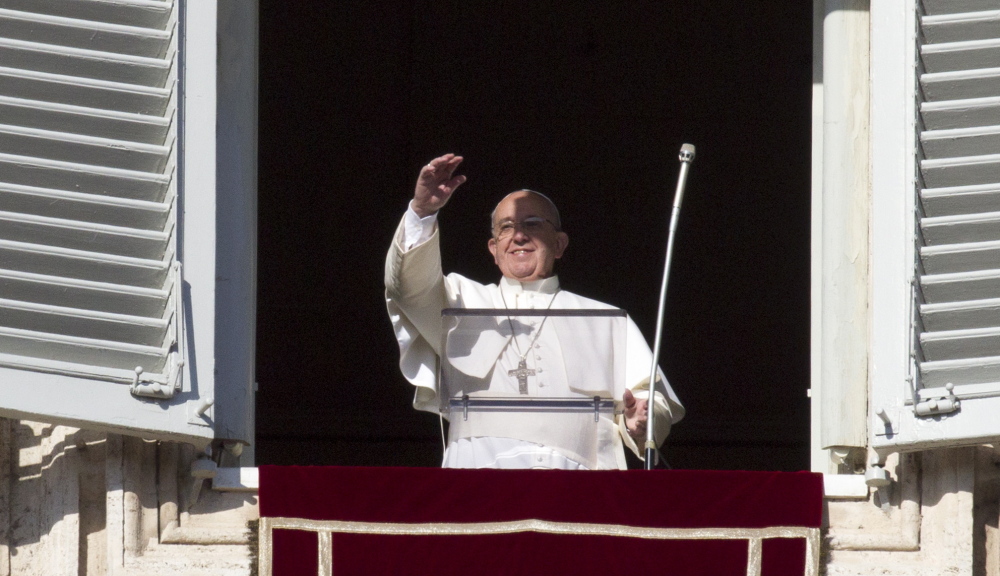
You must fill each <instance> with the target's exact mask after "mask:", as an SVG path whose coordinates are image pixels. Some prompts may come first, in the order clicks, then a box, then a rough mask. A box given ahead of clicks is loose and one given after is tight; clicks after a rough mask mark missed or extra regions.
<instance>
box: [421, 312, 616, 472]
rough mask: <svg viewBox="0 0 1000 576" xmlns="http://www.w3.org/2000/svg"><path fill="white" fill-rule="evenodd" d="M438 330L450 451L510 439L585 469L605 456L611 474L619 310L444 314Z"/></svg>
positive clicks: (442, 407) (440, 393) (441, 394)
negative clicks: (453, 444) (459, 444)
mask: <svg viewBox="0 0 1000 576" xmlns="http://www.w3.org/2000/svg"><path fill="white" fill-rule="evenodd" d="M441 322H442V342H441V348H440V349H441V365H440V369H439V370H438V398H439V401H440V410H441V413H442V414H443V415H444V416H445V418H447V419H448V421H449V423H450V426H449V441H454V440H456V439H459V438H482V437H485V438H497V437H500V438H510V439H514V440H521V441H524V442H531V443H535V444H540V445H543V446H547V447H550V448H553V449H555V450H556V451H557V452H559V453H561V454H563V455H564V456H566V457H568V458H570V459H571V460H573V461H574V462H577V463H579V464H582V465H583V466H584V467H586V468H588V469H597V468H600V467H602V466H600V465H599V464H600V463H601V460H602V456H603V460H604V462H603V463H604V466H603V467H609V466H608V462H607V461H608V458H609V455H610V454H612V452H611V450H612V449H613V448H612V444H613V437H614V434H616V431H615V424H614V416H615V409H616V406H619V405H620V402H621V398H622V394H623V392H624V391H625V388H626V382H625V362H626V344H627V343H626V333H627V332H626V326H627V317H626V314H625V311H624V310H621V309H617V308H608V309H585V310H562V309H511V310H508V309H465V308H462V309H459V308H449V309H445V310H443V311H442V313H441ZM612 458H613V456H612Z"/></svg>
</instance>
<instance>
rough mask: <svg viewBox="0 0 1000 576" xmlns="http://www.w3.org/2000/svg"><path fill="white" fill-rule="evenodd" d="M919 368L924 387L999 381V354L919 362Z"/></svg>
mask: <svg viewBox="0 0 1000 576" xmlns="http://www.w3.org/2000/svg"><path fill="white" fill-rule="evenodd" d="M919 369H920V381H921V384H922V385H923V387H924V388H938V387H944V386H945V385H946V384H954V385H956V386H960V385H965V384H984V383H997V382H1000V356H992V357H988V358H963V359H961V360H940V361H937V362H921V363H920V365H919Z"/></svg>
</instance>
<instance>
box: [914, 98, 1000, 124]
mask: <svg viewBox="0 0 1000 576" xmlns="http://www.w3.org/2000/svg"><path fill="white" fill-rule="evenodd" d="M920 117H921V118H922V119H923V121H924V126H925V127H926V128H927V129H928V130H948V129H954V128H971V127H975V126H1000V98H996V97H988V98H973V99H970V100H946V101H944V102H925V103H923V104H922V105H921V106H920Z"/></svg>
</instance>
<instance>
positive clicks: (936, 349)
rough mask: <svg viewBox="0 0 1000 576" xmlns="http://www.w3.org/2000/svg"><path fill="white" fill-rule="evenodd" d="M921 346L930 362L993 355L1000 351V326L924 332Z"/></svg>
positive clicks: (925, 357)
mask: <svg viewBox="0 0 1000 576" xmlns="http://www.w3.org/2000/svg"><path fill="white" fill-rule="evenodd" d="M920 348H921V350H922V351H923V355H924V359H925V360H927V361H929V362H934V361H938V360H960V359H965V358H982V357H987V356H993V355H995V354H996V353H997V352H998V351H1000V327H998V326H991V327H988V328H971V329H966V330H943V331H939V332H922V333H921V334H920Z"/></svg>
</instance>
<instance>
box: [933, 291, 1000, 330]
mask: <svg viewBox="0 0 1000 576" xmlns="http://www.w3.org/2000/svg"><path fill="white" fill-rule="evenodd" d="M920 317H921V319H922V320H923V325H924V329H925V330H930V331H937V330H959V329H962V328H987V327H990V326H1000V298H989V299H986V300H963V301H960V302H941V303H938V304H923V305H921V306H920Z"/></svg>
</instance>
